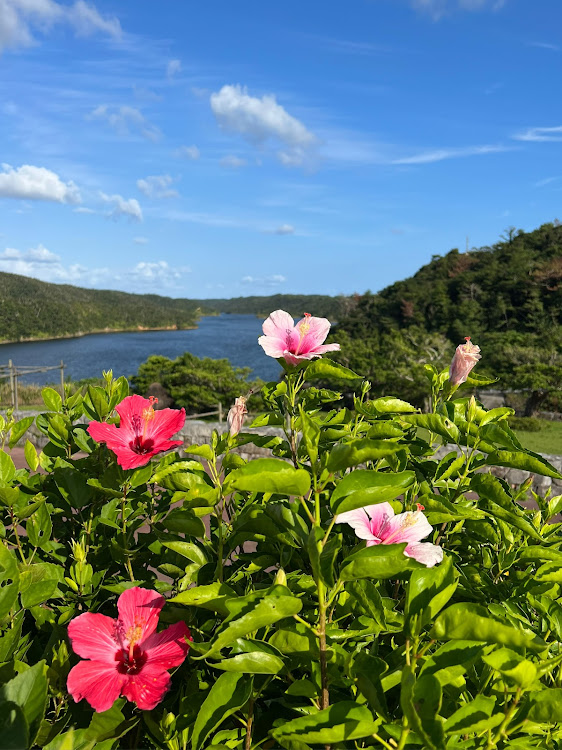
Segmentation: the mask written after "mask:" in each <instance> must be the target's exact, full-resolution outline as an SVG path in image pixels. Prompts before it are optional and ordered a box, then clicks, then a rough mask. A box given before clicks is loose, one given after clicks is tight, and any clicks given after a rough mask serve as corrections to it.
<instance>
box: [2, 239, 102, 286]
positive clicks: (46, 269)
mask: <svg viewBox="0 0 562 750" xmlns="http://www.w3.org/2000/svg"><path fill="white" fill-rule="evenodd" d="M0 271H5V272H7V273H16V274H19V275H21V276H31V277H33V278H36V279H41V280H42V281H56V282H67V283H68V282H79V283H87V284H95V283H97V282H99V281H101V279H103V278H106V277H107V276H108V275H109V269H107V268H93V269H91V268H86V267H85V266H82V265H80V264H79V263H72V264H70V265H68V266H65V265H64V264H63V263H62V261H61V258H60V256H59V255H56V254H55V253H52V252H51V251H50V250H47V248H46V247H44V246H43V245H41V244H39V245H38V246H37V247H35V248H30V249H29V250H27V251H26V252H21V251H20V250H16V249H15V248H6V250H4V252H3V253H0Z"/></svg>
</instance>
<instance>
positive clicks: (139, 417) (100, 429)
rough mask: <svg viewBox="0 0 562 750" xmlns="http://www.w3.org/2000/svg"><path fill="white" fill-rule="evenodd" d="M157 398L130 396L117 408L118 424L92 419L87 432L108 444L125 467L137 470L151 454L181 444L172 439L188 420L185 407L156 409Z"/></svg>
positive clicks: (147, 460) (148, 459)
mask: <svg viewBox="0 0 562 750" xmlns="http://www.w3.org/2000/svg"><path fill="white" fill-rule="evenodd" d="M156 402H157V399H155V398H154V397H152V396H151V397H150V398H149V399H148V398H143V397H142V396H127V398H124V399H123V401H121V403H120V404H118V405H117V406H116V407H115V411H116V412H117V413H118V414H119V416H120V417H121V422H120V424H119V427H117V426H116V425H114V424H107V422H90V424H89V425H88V432H89V434H90V435H91V436H92V437H93V438H94V440H95V441H96V442H98V443H105V444H106V445H107V447H108V448H109V449H110V450H112V451H113V452H114V453H115V455H116V456H117V463H118V464H119V465H120V466H121V467H122V468H123V469H136V468H137V467H138V466H144V464H147V463H148V462H149V461H150V459H151V458H152V456H155V455H156V454H157V453H162V451H168V450H170V449H171V448H176V447H177V446H178V445H181V444H182V441H181V440H170V439H169V438H171V437H172V435H175V434H176V432H178V430H181V428H182V427H183V425H184V422H185V409H160V411H154V404H155V403H156Z"/></svg>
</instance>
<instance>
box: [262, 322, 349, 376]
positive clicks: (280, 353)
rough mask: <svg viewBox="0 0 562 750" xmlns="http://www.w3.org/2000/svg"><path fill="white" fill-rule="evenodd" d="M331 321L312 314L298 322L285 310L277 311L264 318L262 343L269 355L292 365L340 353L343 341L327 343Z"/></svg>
mask: <svg viewBox="0 0 562 750" xmlns="http://www.w3.org/2000/svg"><path fill="white" fill-rule="evenodd" d="M329 330H330V321H329V320H328V319H327V318H315V317H313V316H312V315H309V314H308V313H305V314H304V318H303V319H302V320H299V322H298V323H297V324H296V325H295V322H294V320H293V318H292V317H291V316H290V315H289V313H287V312H285V311H284V310H275V312H272V313H271V315H270V316H269V318H267V320H265V321H264V324H263V332H264V334H265V335H264V336H260V337H259V339H258V343H259V345H260V346H261V347H263V350H264V352H265V353H266V354H267V356H268V357H275V359H279V358H280V357H283V359H284V360H285V361H286V362H288V363H289V364H290V365H298V363H299V362H304V361H305V360H307V359H313V357H321V356H322V355H323V354H325V353H326V352H338V351H339V349H340V345H339V344H324V341H325V340H326V336H327V335H328V331H329Z"/></svg>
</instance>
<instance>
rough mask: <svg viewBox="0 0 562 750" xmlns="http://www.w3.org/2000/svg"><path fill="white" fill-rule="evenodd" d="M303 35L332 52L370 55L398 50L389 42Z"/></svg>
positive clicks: (309, 40) (308, 40)
mask: <svg viewBox="0 0 562 750" xmlns="http://www.w3.org/2000/svg"><path fill="white" fill-rule="evenodd" d="M301 36H302V37H303V38H304V39H306V40H307V42H308V43H310V42H313V43H315V44H317V45H318V46H319V47H323V48H324V49H326V50H329V51H331V52H341V53H342V54H346V55H362V56H365V55H367V56H370V55H379V54H381V53H382V54H385V53H389V52H395V51H396V50H395V48H393V47H390V46H389V45H387V44H374V43H373V42H365V41H361V40H358V39H337V38H335V37H328V36H320V35H318V34H307V33H303V34H301Z"/></svg>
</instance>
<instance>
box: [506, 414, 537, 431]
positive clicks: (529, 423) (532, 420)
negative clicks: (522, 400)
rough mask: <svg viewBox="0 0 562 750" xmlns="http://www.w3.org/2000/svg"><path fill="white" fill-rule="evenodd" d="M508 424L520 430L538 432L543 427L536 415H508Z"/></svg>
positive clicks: (513, 428)
mask: <svg viewBox="0 0 562 750" xmlns="http://www.w3.org/2000/svg"><path fill="white" fill-rule="evenodd" d="M509 426H510V427H511V429H512V430H517V431H521V432H540V431H541V430H542V429H543V424H542V422H541V420H540V419H537V418H536V417H510V418H509Z"/></svg>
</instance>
